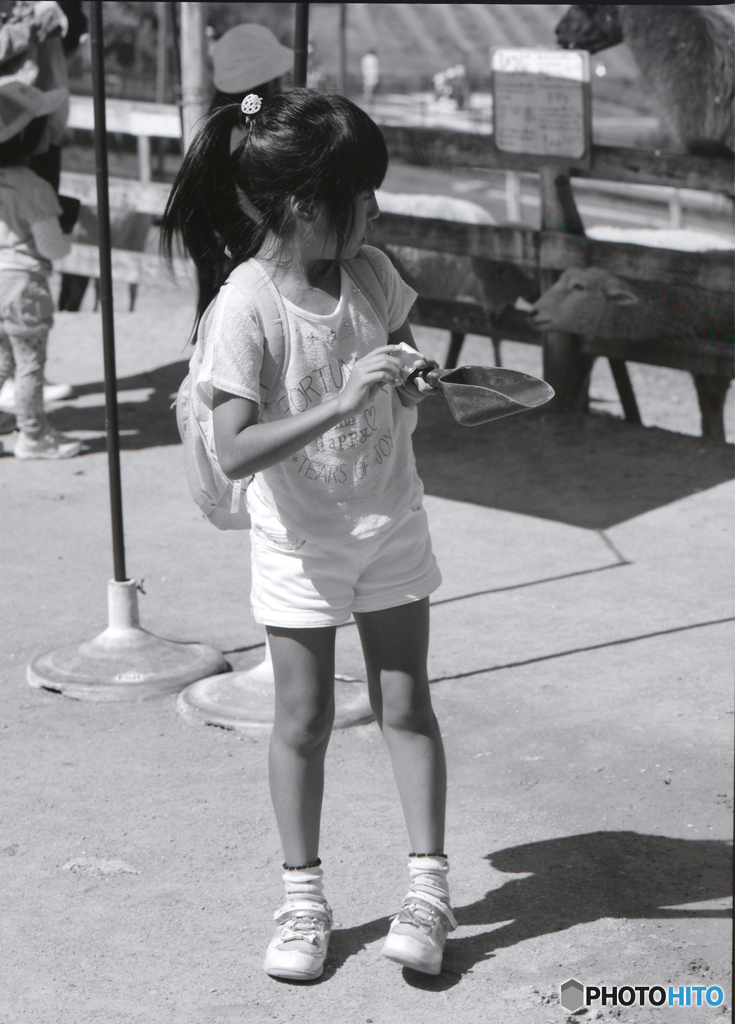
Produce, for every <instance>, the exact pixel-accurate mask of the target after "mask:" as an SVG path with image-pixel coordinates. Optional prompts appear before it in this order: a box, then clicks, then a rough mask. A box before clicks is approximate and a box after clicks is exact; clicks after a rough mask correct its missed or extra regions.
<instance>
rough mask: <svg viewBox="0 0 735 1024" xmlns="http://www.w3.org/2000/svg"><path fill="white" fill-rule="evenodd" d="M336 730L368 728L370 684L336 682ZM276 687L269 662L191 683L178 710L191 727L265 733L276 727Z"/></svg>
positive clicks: (372, 716)
mask: <svg viewBox="0 0 735 1024" xmlns="http://www.w3.org/2000/svg"><path fill="white" fill-rule="evenodd" d="M334 698H335V704H336V713H335V719H334V728H335V729H349V728H350V726H353V725H366V724H367V723H368V722H372V721H373V718H374V715H373V712H372V709H371V707H370V702H369V701H368V696H367V684H366V683H362V682H360V681H359V680H356V679H344V678H339V677H337V678H336V679H335V682H334ZM274 704H275V687H274V681H273V666H272V664H271V661H270V658H269V657H266V660H265V661H264V662H262V664H260V665H256V666H255V668H252V669H250V670H249V671H245V672H229V673H228V674H227V675H217V676H212V677H211V678H210V679H200V680H199V682H197V683H192V685H191V686H187V688H186V689H185V690H182V692H181V693H180V694H179V698H178V700H177V702H176V710H177V711H178V712H179V714H180V715H181V716H182V717H183V718H184V719H186V721H187V722H189V723H190V724H192V725H217V726H219V727H220V728H221V729H232V730H234V731H235V732H251V731H256V732H260V731H266V730H269V729H271V728H272V726H273V709H274Z"/></svg>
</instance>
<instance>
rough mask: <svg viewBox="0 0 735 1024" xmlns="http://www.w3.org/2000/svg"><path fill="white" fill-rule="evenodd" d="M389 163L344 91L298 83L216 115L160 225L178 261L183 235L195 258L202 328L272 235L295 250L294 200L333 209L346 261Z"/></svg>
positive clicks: (370, 125) (164, 244)
mask: <svg viewBox="0 0 735 1024" xmlns="http://www.w3.org/2000/svg"><path fill="white" fill-rule="evenodd" d="M387 166H388V150H387V148H386V145H385V140H384V139H383V136H382V135H381V132H380V129H379V128H378V126H377V125H376V124H375V122H374V121H373V120H372V119H371V118H370V117H369V116H368V115H367V114H366V113H365V111H364V110H361V109H360V107H358V106H356V104H354V103H352V102H351V100H348V99H346V98H345V97H344V96H329V95H327V94H325V93H320V92H316V91H315V90H313V89H292V90H290V91H289V92H287V93H279V94H277V95H275V96H272V97H270V98H268V99H267V100H265V101H264V102H263V101H262V98H261V97H259V96H256V95H252V94H251V95H250V96H246V97H245V99H244V100H243V105H242V106H241V105H239V104H236V103H234V104H229V105H228V106H225V107H221V108H220V109H218V110H215V111H214V112H213V113H211V114H210V115H209V117H208V119H207V121H206V122H205V124H204V127H203V128H202V129H201V131H200V132H199V134H198V135H197V137H196V138H195V139H194V141H193V143H192V144H191V146H190V147H189V150H188V152H187V154H186V156H185V157H184V161H183V163H182V165H181V168H180V170H179V173H178V174H177V175H176V180H175V181H174V184H173V187H172V189H171V194H170V196H169V200H168V203H167V204H166V211H165V213H164V215H163V221H162V228H161V251H162V253H163V255H164V257H165V258H166V259H167V260H168V261H169V265H170V263H171V258H172V255H173V250H174V237H175V236H176V235H180V236H181V240H182V242H183V246H184V249H185V251H186V252H187V253H188V255H189V256H190V257H191V258H192V259H193V261H194V263H195V264H196V268H197V274H198V277H199V301H198V305H197V318H196V322H197V325H198V323H199V320H200V319H201V316H202V313H203V312H204V310H205V309H206V308H207V306H208V305H209V303H210V302H211V301H212V299H213V298H214V296H215V295H216V294H217V291H218V290H219V288H220V287H221V286H222V285H223V284H224V282H225V280H226V279H227V275H228V274H229V273H230V272H231V271H232V270H233V269H234V268H235V267H236V266H237V265H238V264H239V263H242V262H244V261H245V260H248V259H250V258H251V257H253V256H256V255H257V254H258V252H260V251H261V249H262V247H263V244H264V242H266V239H268V240H269V243H273V244H281V245H283V246H284V247H287V245H288V240H289V238H290V237H291V236H292V234H293V230H294V226H295V214H294V203H295V202H296V203H302V204H322V205H324V206H325V207H326V209H327V211H328V213H329V217H330V219H331V222H332V226H333V228H334V232H335V238H336V243H337V252H336V259H339V257H340V253H341V249H342V245H343V242H344V239H345V238H346V237H347V234H348V232H349V230H350V226H351V224H352V218H353V214H354V206H355V197H356V196H357V195H358V194H359V193H360V192H363V191H373V190H374V189H376V188H378V187H379V185H380V183H381V182H382V180H383V178H384V176H385V171H386V168H387ZM272 251H274V252H276V251H277V249H276V250H272Z"/></svg>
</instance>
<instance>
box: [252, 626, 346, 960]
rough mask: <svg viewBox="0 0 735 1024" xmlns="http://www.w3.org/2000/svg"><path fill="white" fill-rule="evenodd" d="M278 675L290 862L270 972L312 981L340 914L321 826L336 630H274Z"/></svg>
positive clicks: (280, 807)
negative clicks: (325, 878) (327, 875)
mask: <svg viewBox="0 0 735 1024" xmlns="http://www.w3.org/2000/svg"><path fill="white" fill-rule="evenodd" d="M267 633H268V642H269V647H270V651H271V655H272V659H273V670H274V675H275V690H276V697H275V720H274V724H273V732H272V734H271V743H270V771H269V775H270V786H271V797H272V800H273V807H274V810H275V814H276V821H277V823H278V830H279V833H280V836H281V843H282V846H283V853H284V856H285V862H284V865H283V866H284V873H283V882H284V885H285V889H286V899H285V903H284V904H283V906H281V907H280V908H279V909H278V910H277V911H276V913H275V915H274V916H275V920H276V926H277V927H276V933H275V935H274V936H273V938H272V939H271V941H270V943H269V944H268V949H267V951H266V957H265V964H264V969H265V971H266V973H268V974H270V975H271V976H272V977H276V978H290V979H295V980H309V979H313V978H318V977H319V976H320V975H321V973H322V971H323V970H324V960H325V958H326V955H327V948H328V945H329V937H330V933H331V929H332V912H331V909H330V907H329V904H328V903H327V901H326V899H325V897H324V890H323V884H322V869H321V862H320V860H319V856H318V854H319V826H320V821H321V810H322V795H323V792H324V757H325V754H326V751H327V745H328V743H329V737H330V734H331V731H332V725H333V722H334V637H335V628H334V627H327V628H322V629H284V628H281V627H275V626H268V627H267Z"/></svg>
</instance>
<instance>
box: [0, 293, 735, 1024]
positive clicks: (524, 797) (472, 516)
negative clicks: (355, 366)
mask: <svg viewBox="0 0 735 1024" xmlns="http://www.w3.org/2000/svg"><path fill="white" fill-rule="evenodd" d="M115 301H116V331H117V349H118V356H117V362H118V376H119V388H120V426H121V445H122V449H123V450H122V455H121V463H122V480H123V499H124V515H125V540H126V554H127V571H128V575H129V576H130V577H131V578H135V579H136V580H139V581H142V583H143V587H144V590H145V593H144V594H141V595H140V597H139V605H140V613H141V619H142V623H143V625H144V626H145V628H146V629H148V630H150V631H151V632H153V633H155V634H157V635H159V636H164V637H169V638H173V639H176V640H180V641H186V642H191V641H195V640H197V641H202V642H205V643H208V644H211V645H212V646H214V647H216V648H218V649H220V650H222V651H224V652H225V654H226V656H227V658H228V660H229V661H230V663H231V664H232V665H233V666H234V667H235V668H247V667H250V666H252V665H255V664H257V663H259V662H260V660H261V659H262V657H263V647H262V643H263V635H262V631H261V629H260V627H258V626H257V625H256V624H255V623H254V622H253V620H252V618H251V615H250V612H249V607H248V587H249V557H248V547H247V535H241V534H222V533H219V532H218V531H216V530H214V529H213V528H211V527H210V526H209V525H208V524H205V523H203V522H202V521H201V519H200V517H199V514H198V511H197V509H196V508H195V506H194V505H193V503H192V502H191V500H190V498H189V496H188V493H187V491H186V485H185V482H184V478H183V474H182V471H181V465H180V451H179V449H178V447H177V434H176V428H175V423H174V419H173V415H172V413H171V412H170V409H169V406H170V396H171V395H172V393H173V392H174V391H175V390H176V387H177V386H178V383H179V382H180V380H181V378H182V376H183V374H184V372H185V362H184V360H185V358H186V353H185V350H184V342H185V339H186V333H187V327H188V322H189V319H190V316H191V310H192V307H191V296H190V293H188V292H186V291H180V292H173V291H170V292H151V291H148V290H146V289H145V288H142V289H141V291H140V295H139V300H138V306H137V309H136V311H135V312H134V313H127V312H125V295H124V292H123V290H119V293H118V292H117V291H116V298H115ZM417 336H418V339H419V343H420V346H421V347H422V348H423V349H424V350H425V351H426V352H427V354H430V355H433V354H436V355H438V356H441V354H442V352H441V350H442V347H443V346H444V345H445V344H446V339H445V337H444V336H442V335H441V333H440V332H429V331H425V332H422V331H419V332H417ZM507 351H508V363H509V365H516V366H517V368H519V369H527V370H528V372H538V367H537V365H536V363H534V362H533V361H534V360H537V358H538V353H536V352H535V350H531V349H528V348H525V347H523V346H508V350H507ZM489 353H490V347H489V345H487V343H486V342H484V341H482V340H481V339H470V341H469V342H468V347H467V349H466V351H465V352H463V357H462V359H463V362H489V361H490V356H489ZM514 360H515V361H516V362H515V364H514V362H513V361H514ZM634 369H635V373H636V374H637V375H638V377H639V379H640V380H641V381H642V384H641V387H642V388H643V390H644V391H645V388H646V387H648V389H649V390H648V392H646V396H647V397H646V400H645V401H642V409H643V413H644V420H645V421H646V422H651V421H653V422H661V421H662V419H663V421H665V422H666V424H667V425H669V426H676V423H672V422H671V418H672V417H673V418H674V419H676V417H674V413H672V409H673V410H674V412H676V415H677V416H678V419H677V420H676V422H678V423H680V424H681V423H683V424H684V425H683V427H680V429H684V430H685V431H687V432H688V433H675V432H672V430H664V429H660V428H659V427H656V426H649V427H647V428H644V427H632V426H629V425H627V424H625V423H623V422H622V421H620V420H619V419H616V418H615V417H614V416H610V415H604V414H602V413H601V412H599V411H598V412H597V413H595V414H594V415H592V416H589V417H586V418H584V419H580V420H576V419H571V418H564V417H562V418H560V417H554V416H552V415H536V414H533V415H524V416H519V417H514V418H509V419H507V420H502V421H498V422H497V423H494V424H488V425H485V426H482V427H476V428H471V429H466V428H461V427H459V426H458V425H457V424H455V423H454V421H453V420H452V418H451V416H450V415H449V413H448V411H447V409H446V406H445V405H444V404H443V403H442V401H441V400H439V399H437V400H433V401H432V402H431V403H429V402H426V403H424V405H423V406H422V413H421V417H420V423H419V427H418V430H417V432H416V435H415V447H416V452H417V460H418V464H419V470H420V473H421V475H422V477H423V479H424V481H425V485H426V491H427V499H426V507H427V509H428V512H429V515H430V519H431V523H432V530H433V535H434V539H435V546H436V549H437V555H438V558H439V561H440V564H441V567H442V570H443V573H444V583H443V585H442V587H441V589H440V590H439V591H438V592H437V593H436V594H435V595H434V596H433V599H432V600H433V618H432V647H431V653H430V675H431V679H432V683H433V685H432V693H433V698H434V703H435V707H436V711H437V714H438V717H439V719H440V722H441V725H442V730H443V735H444V740H445V745H446V750H447V759H448V764H449V777H450V788H449V804H448V837H447V848H448V852H449V854H450V856H451V863H452V876H451V880H452V887H453V903H454V906H455V908H456V914H457V919H458V921H459V928H458V929H457V931H456V932H454V933H453V935H452V936H451V937H450V939H449V942H448V944H447V951H446V956H445V968H444V971H443V972H442V974H441V975H440V976H439V977H437V978H430V977H427V976H423V975H418V974H415V973H413V972H410V971H401V969H400V968H399V967H397V966H396V965H395V964H392V963H390V962H389V961H387V960H384V959H382V958H381V956H380V947H381V942H382V938H383V936H384V935H385V933H386V931H387V927H388V922H389V918H390V916H391V915H392V914H394V913H396V911H397V909H398V906H399V904H400V900H401V898H402V896H403V894H404V890H405V886H406V870H405V855H406V853H407V845H406V844H407V840H406V837H405V833H404V827H403V823H402V816H401V812H400V807H399V804H398V799H397V795H396V791H395V787H394V785H393V780H392V777H391V772H390V766H389V764H388V760H387V757H386V753H385V750H384V748H383V744H382V740H381V737H380V734H379V732H378V730H377V728H376V726H375V724H374V723H373V724H367V725H361V726H358V727H355V728H351V729H346V730H341V731H338V732H336V733H335V734H334V736H333V739H332V743H331V745H330V749H329V754H328V764H327V790H326V797H325V807H324V819H323V820H324V826H323V844H322V859H323V861H324V866H325V871H326V874H327V880H328V881H327V885H328V895H329V898H330V902H331V903H332V905H333V907H334V909H335V914H336V928H335V931H334V933H333V937H332V942H331V946H330V953H329V957H328V961H327V965H326V970H325V973H324V976H323V977H322V978H321V979H320V980H319V981H317V982H314V983H310V984H290V983H280V982H277V981H274V980H272V979H270V978H268V977H267V976H266V975H265V974H264V973H263V971H262V958H263V952H264V949H265V944H266V943H267V940H268V938H269V935H270V932H271V913H272V911H273V909H274V908H275V906H276V905H277V901H278V898H279V895H280V883H279V864H280V861H281V854H280V850H279V842H278V836H277V833H276V829H275V823H274V820H273V815H272V811H271V807H270V800H269V795H268V785H267V730H262V729H261V730H260V731H258V730H251V731H244V732H235V731H225V730H222V729H217V728H211V727H207V726H204V725H192V724H190V723H189V722H188V721H185V720H184V719H183V718H182V717H181V716H180V715H179V714H177V710H176V697H175V695H173V694H170V695H167V696H163V697H159V698H156V699H151V700H147V701H144V702H141V703H137V702H130V701H122V702H114V703H92V702H87V701H76V700H70V699H69V698H67V697H64V696H60V695H59V694H56V693H52V692H48V691H45V690H36V689H32V688H30V687H29V686H28V685H27V683H26V675H25V674H26V666H27V665H28V663H29V662H30V661H31V660H32V659H33V658H35V657H36V656H37V655H39V654H40V653H42V652H43V651H46V650H54V649H56V648H58V647H61V646H63V645H65V644H69V643H72V642H78V641H83V640H86V639H90V638H92V637H93V636H95V635H96V634H97V633H99V632H100V631H101V630H102V629H103V628H104V627H105V625H106V593H107V581H108V579H109V578H110V577H111V576H112V574H113V572H112V555H111V546H110V518H109V502H108V476H107V458H106V455H105V452H104V439H103V432H104V413H103V396H102V387H101V380H102V357H101V343H100V325H99V316H98V314H95V313H93V312H92V311H91V309H90V308H89V302H85V307H84V309H83V311H82V312H81V313H78V314H68V313H67V314H61V315H60V316H59V317H58V320H57V325H56V327H55V329H54V332H53V334H52V338H51V344H50V363H49V376H50V378H51V379H52V380H56V381H59V380H64V381H70V382H72V383H73V384H74V385H75V392H74V397H73V399H72V400H71V401H69V402H66V403H60V404H59V405H58V406H55V407H54V409H53V417H52V418H53V421H54V423H55V424H56V425H57V426H59V427H60V428H62V429H65V430H69V431H70V432H72V433H74V434H78V436H81V437H84V438H85V439H86V440H87V442H88V444H89V451H88V453H87V454H85V455H83V456H81V457H78V458H76V459H73V460H70V461H68V462H62V463H42V462H29V463H23V462H19V461H15V460H14V459H13V458H12V457H10V456H8V455H6V456H4V457H2V458H0V493H1V495H2V498H1V501H2V510H3V517H2V524H3V525H2V530H1V531H0V565H2V578H3V583H4V585H3V588H2V598H1V599H0V600H2V622H3V625H4V628H3V630H2V636H1V637H0V686H1V687H2V696H3V707H2V711H0V760H1V763H2V777H3V780H4V785H3V795H4V799H3V801H2V818H1V819H0V872H1V875H0V892H1V893H2V897H0V901H1V903H2V908H3V909H2V915H1V917H0V920H1V921H2V925H1V926H0V963H2V965H3V967H2V971H0V1008H1V1011H0V1021H1V1022H2V1024H16V1022H29V1024H30V1022H32V1024H100V1022H102V1021H104V1022H105V1024H128V1022H131V1024H132V1022H134V1024H169V1022H171V1024H174V1022H176V1024H209V1022H216V1021H220V1020H227V1021H233V1022H234V1021H238V1022H243V1024H264V1022H266V1021H278V1022H287V1021H299V1022H303V1024H311V1022H312V1021H314V1022H316V1021H324V1020H327V1021H331V1022H335V1024H353V1022H354V1024H393V1022H401V1024H423V1022H429V1024H444V1022H445V1021H448V1020H452V1021H456V1022H457V1024H475V1022H486V1021H487V1022H493V1024H547V1022H548V1024H556V1022H561V1021H568V1020H569V1021H583V1020H586V1019H594V1020H608V1019H609V1020H611V1021H612V1020H617V1021H620V1022H622V1024H634V1022H638V1024H668V1022H669V1021H671V1022H673V1021H703V1022H704V1021H710V1020H713V1021H714V1020H717V1021H720V1020H729V1019H731V1016H730V1014H731V1010H730V1007H731V997H730V972H729V965H730V959H731V934H732V932H731V920H730V909H729V908H730V906H731V902H730V900H731V895H732V862H731V842H730V840H731V828H732V741H733V706H732V622H733V601H732V520H733V501H732V498H733V483H732V446H731V445H729V444H717V443H714V442H708V441H703V440H702V439H701V438H699V437H696V436H692V435H693V433H694V430H693V429H692V426H691V425H692V423H693V422H695V420H696V408H695V407H694V406H693V404H692V402H693V389H691V390H688V389H690V382H689V380H688V378H686V379H685V375H678V376H677V375H673V376H671V375H670V376H668V377H665V378H662V377H661V376H660V375H658V374H659V371H655V373H654V372H653V371H651V373H648V372H647V371H646V370H645V368H634ZM605 372H606V371H604V367H602V368H601V369H600V374H599V375H598V376H597V377H596V378H595V379H596V382H597V383H596V385H595V386H596V388H597V400H596V402H595V403H593V405H594V406H595V408H597V409H598V410H600V409H606V408H607V409H610V408H613V406H614V401H613V396H612V394H611V393H610V392H609V383H608V382H607V378H606V377H605V376H604V374H605ZM672 373H673V371H672ZM657 375H658V376H657ZM659 385H661V386H660V387H659ZM657 388H658V391H657ZM666 388H668V389H669V390H668V391H667V390H666ZM606 389H608V390H606ZM662 389H663V390H662ZM646 402H648V403H649V404H648V405H647V404H646ZM648 409H650V410H651V414H650V415H649V413H648V411H647V410H648ZM677 409H678V411H677ZM729 416H730V418H732V411H730V412H729ZM657 417H658V418H657ZM695 429H696V423H695ZM728 429H729V430H731V427H729V428H728ZM729 436H730V437H731V436H732V434H730V435H729ZM2 440H3V441H4V442H5V443H6V448H7V449H8V450H10V449H12V444H13V438H12V435H5V436H4V437H3V438H2ZM338 671H339V672H340V673H342V674H345V675H349V676H354V677H356V678H358V679H359V678H362V673H363V670H362V664H361V656H360V652H359V645H358V642H357V637H356V632H355V629H354V627H353V626H348V627H345V628H343V629H341V630H340V631H339V634H338ZM351 685H353V686H354V687H355V688H356V692H357V691H358V690H359V688H360V687H361V686H362V685H363V684H361V683H354V684H351ZM570 978H574V979H576V980H577V981H579V982H581V983H582V984H584V985H603V984H604V985H607V986H623V985H630V986H635V985H638V986H645V985H648V986H652V985H662V986H667V987H668V986H669V985H671V986H675V987H676V988H678V987H679V986H689V987H690V991H693V990H691V986H700V991H702V992H705V993H707V992H709V993H710V998H711V999H712V1000H716V998H717V995H716V990H715V986H719V987H721V988H722V990H723V992H724V1001H723V1004H722V1005H719V1006H714V1007H713V1006H707V1005H705V1006H702V1007H697V1006H691V1007H688V1008H687V1007H684V1008H679V1007H678V1006H674V1007H672V1008H668V1007H666V1006H664V1007H661V1008H660V1009H654V1008H652V1007H650V1006H644V1007H639V1006H634V1007H633V1006H632V1007H629V1008H624V1007H622V1006H613V1005H610V1004H609V1003H608V1005H606V1006H604V1007H602V1006H601V1005H600V1004H599V1003H595V1004H594V1005H593V1006H592V1007H590V1009H589V1011H588V1012H586V1013H584V1014H574V1015H570V1014H569V1012H568V1011H567V1010H565V1009H564V1008H563V1007H562V1006H560V1005H559V986H560V984H561V983H563V982H565V981H567V980H568V979H570ZM702 986H703V988H702ZM694 998H695V999H696V994H695V996H694Z"/></svg>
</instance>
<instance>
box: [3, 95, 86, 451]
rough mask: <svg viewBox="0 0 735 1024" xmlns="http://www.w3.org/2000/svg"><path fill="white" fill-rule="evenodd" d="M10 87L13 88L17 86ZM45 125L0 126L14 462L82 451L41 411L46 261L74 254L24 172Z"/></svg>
mask: <svg viewBox="0 0 735 1024" xmlns="http://www.w3.org/2000/svg"><path fill="white" fill-rule="evenodd" d="M14 85H15V87H16V88H17V86H18V83H14ZM10 91H11V85H9V84H8V83H5V85H3V86H1V87H0V98H3V99H5V98H6V93H8V92H10ZM65 95H66V93H65V90H60V89H57V90H54V92H53V93H47V94H41V93H38V90H36V89H31V88H30V87H26V88H25V90H24V91H21V93H20V98H21V99H22V100H25V102H26V103H29V104H30V103H31V102H32V101H35V106H36V108H38V109H43V104H44V103H45V104H46V105H47V106H48V107H49V108H51V107H52V106H53V104H54V103H55V102H57V100H58V101H59V102H60V101H61V100H62V99H63V98H64V96H65ZM9 98H10V99H11V100H12V98H13V95H12V93H11V95H10V97H9ZM16 98H17V97H16ZM10 109H13V107H12V106H11V107H10ZM46 121H47V118H46V117H45V116H42V117H36V118H34V119H33V120H30V119H28V120H26V125H25V127H24V128H23V129H22V130H21V131H19V132H18V134H16V135H13V136H12V137H10V138H7V137H5V128H6V126H5V125H0V136H3V141H2V142H0V388H2V386H3V384H4V383H5V381H6V380H8V379H10V378H11V377H12V376H13V375H15V414H16V419H17V422H18V428H19V434H18V439H17V441H16V443H15V449H14V452H13V454H14V455H15V457H16V459H68V458H71V457H72V456H74V455H78V454H79V453H80V452H81V451H82V448H83V445H82V444H81V442H79V441H75V440H73V439H72V438H70V437H66V436H65V435H64V434H60V433H59V432H58V431H57V430H54V429H53V428H52V427H51V425H50V424H49V422H48V420H47V418H46V415H45V413H44V408H43V371H44V365H45V363H46V347H47V343H48V335H49V330H50V329H51V326H52V324H53V310H54V303H53V299H52V298H51V291H50V289H49V276H50V274H51V269H52V267H51V260H54V259H60V258H61V257H62V256H66V255H67V254H68V253H69V251H70V250H71V242H70V241H69V238H68V236H67V235H65V234H63V232H62V229H61V224H60V221H59V218H60V216H61V215H62V213H63V210H62V207H61V204H60V203H59V199H58V197H57V195H56V193H55V192H54V189H53V188H52V186H51V185H49V183H48V182H47V181H44V180H43V178H40V177H39V176H38V175H37V174H36V173H35V172H34V171H32V170H31V168H30V166H29V164H30V162H31V156H32V154H33V153H34V152H35V151H36V149H37V148H38V146H39V142H40V140H41V138H42V136H43V133H44V130H45V128H46ZM8 130H9V129H8Z"/></svg>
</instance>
